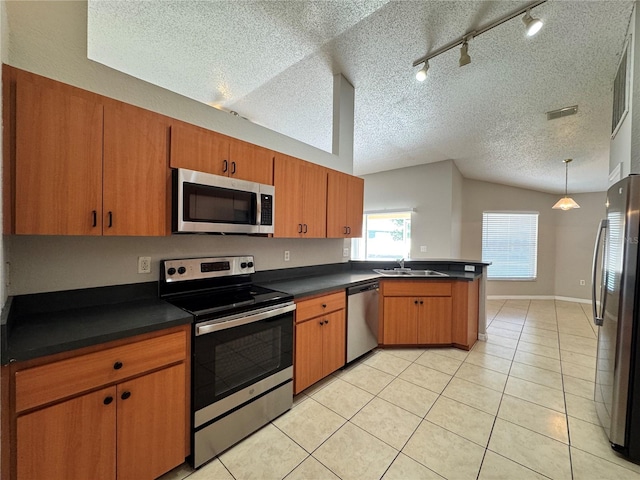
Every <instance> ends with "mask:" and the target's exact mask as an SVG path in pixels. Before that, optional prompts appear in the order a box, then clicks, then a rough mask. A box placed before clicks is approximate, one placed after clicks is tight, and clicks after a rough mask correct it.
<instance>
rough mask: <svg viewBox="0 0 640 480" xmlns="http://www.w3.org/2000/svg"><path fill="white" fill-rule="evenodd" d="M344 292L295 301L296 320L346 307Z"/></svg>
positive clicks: (303, 319)
mask: <svg viewBox="0 0 640 480" xmlns="http://www.w3.org/2000/svg"><path fill="white" fill-rule="evenodd" d="M346 306H347V305H346V293H345V292H344V290H343V291H341V292H336V293H332V294H329V295H322V296H318V297H315V298H310V299H308V300H302V301H299V302H296V322H303V321H305V320H308V319H310V318H313V317H317V316H319V315H323V314H325V313H330V312H335V311H336V310H340V309H344V308H346Z"/></svg>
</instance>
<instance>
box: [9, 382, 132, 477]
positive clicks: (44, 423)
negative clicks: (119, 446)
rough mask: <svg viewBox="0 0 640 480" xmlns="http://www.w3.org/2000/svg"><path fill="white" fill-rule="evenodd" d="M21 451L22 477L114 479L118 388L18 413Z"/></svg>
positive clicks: (20, 473) (18, 461) (18, 457)
mask: <svg viewBox="0 0 640 480" xmlns="http://www.w3.org/2000/svg"><path fill="white" fill-rule="evenodd" d="M108 398H111V402H110V403H108V404H105V400H106V399H108ZM143 445H145V444H144V443H143ZM140 450H141V451H144V450H145V448H141V449H140ZM17 451H18V454H17V478H18V479H19V480H22V479H24V480H34V479H44V478H46V479H47V480H56V479H60V480H73V479H77V480H85V479H88V478H96V479H97V478H100V479H109V478H115V475H116V388H115V387H109V388H105V389H102V390H98V391H96V392H92V393H88V394H86V395H82V396H80V397H76V398H73V399H71V400H67V401H66V402H62V403H58V404H56V405H53V406H51V407H47V408H43V409H41V410H37V411H35V412H33V413H29V414H27V415H23V416H21V417H18V419H17Z"/></svg>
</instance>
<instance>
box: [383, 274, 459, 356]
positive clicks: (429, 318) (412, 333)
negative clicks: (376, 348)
mask: <svg viewBox="0 0 640 480" xmlns="http://www.w3.org/2000/svg"><path fill="white" fill-rule="evenodd" d="M381 289H382V296H383V330H382V331H383V334H382V343H383V344H385V345H441V344H451V343H452V323H451V315H452V297H451V292H452V290H451V282H449V281H440V280H433V281H384V282H382V285H381Z"/></svg>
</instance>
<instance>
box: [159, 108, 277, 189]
mask: <svg viewBox="0 0 640 480" xmlns="http://www.w3.org/2000/svg"><path fill="white" fill-rule="evenodd" d="M170 164H171V167H172V168H186V169H189V170H196V171H198V172H206V173H212V174H214V175H222V176H225V177H232V178H238V179H241V180H248V181H251V182H258V183H264V184H267V185H273V153H272V152H271V151H270V150H268V149H266V148H262V147H259V146H257V145H253V144H251V143H247V142H243V141H240V140H236V139H234V138H231V137H227V136H226V135H222V134H220V133H217V132H213V131H211V130H207V129H205V128H201V127H198V126H196V125H191V124H189V123H185V122H179V121H177V120H174V121H173V122H172V124H171V161H170Z"/></svg>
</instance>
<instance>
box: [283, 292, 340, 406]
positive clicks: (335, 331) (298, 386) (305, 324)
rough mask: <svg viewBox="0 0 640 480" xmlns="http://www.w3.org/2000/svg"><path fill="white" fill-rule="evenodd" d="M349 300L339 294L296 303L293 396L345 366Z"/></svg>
mask: <svg viewBox="0 0 640 480" xmlns="http://www.w3.org/2000/svg"><path fill="white" fill-rule="evenodd" d="M345 309H346V297H345V292H344V290H343V291H340V292H336V293H332V294H329V295H321V296H317V297H313V298H310V299H304V300H301V301H299V302H297V308H296V325H295V357H294V376H293V379H294V393H296V394H297V393H300V392H301V391H302V390H304V389H305V388H307V387H309V386H310V385H313V384H314V383H316V382H317V381H318V380H321V379H323V378H324V377H326V376H327V375H329V374H331V373H333V372H335V371H336V370H338V369H339V368H340V367H342V366H343V365H344V364H345V362H346V315H345V313H346V311H345Z"/></svg>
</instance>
